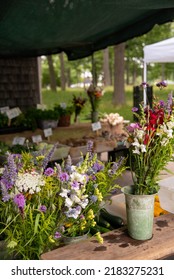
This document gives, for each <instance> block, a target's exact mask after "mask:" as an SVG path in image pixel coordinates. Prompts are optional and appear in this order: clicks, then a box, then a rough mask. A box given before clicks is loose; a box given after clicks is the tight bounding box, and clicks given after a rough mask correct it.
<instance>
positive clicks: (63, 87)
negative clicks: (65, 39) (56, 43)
mask: <svg viewBox="0 0 174 280" xmlns="http://www.w3.org/2000/svg"><path fill="white" fill-rule="evenodd" d="M59 59H60V73H61V74H60V87H61V90H66V76H65V65H64V56H63V52H62V53H60V54H59Z"/></svg>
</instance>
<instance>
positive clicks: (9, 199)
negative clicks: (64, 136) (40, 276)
mask: <svg viewBox="0 0 174 280" xmlns="http://www.w3.org/2000/svg"><path fill="white" fill-rule="evenodd" d="M55 147H56V145H55V146H54V147H53V148H52V149H51V150H50V151H49V152H48V153H47V154H45V153H44V150H43V151H41V152H40V153H38V152H35V153H27V152H23V153H22V154H8V156H7V163H6V164H5V166H4V169H3V170H2V174H1V179H0V185H1V200H0V223H1V230H0V235H3V236H5V237H4V238H5V243H6V246H7V250H8V253H9V255H10V256H13V258H18V259H39V257H40V255H41V253H43V252H44V251H47V250H49V249H50V248H52V247H53V245H54V243H55V240H54V233H55V231H56V227H57V220H58V219H59V216H60V210H61V203H60V202H59V200H60V197H57V194H58V193H59V191H60V186H59V181H58V179H57V177H56V172H54V173H53V172H52V170H51V172H50V169H49V168H46V166H47V164H48V162H49V160H50V159H51V156H52V154H53V152H54V149H55Z"/></svg>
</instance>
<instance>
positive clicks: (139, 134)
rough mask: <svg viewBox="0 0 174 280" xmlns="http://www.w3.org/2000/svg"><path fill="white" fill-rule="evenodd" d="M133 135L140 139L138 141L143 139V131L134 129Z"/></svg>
mask: <svg viewBox="0 0 174 280" xmlns="http://www.w3.org/2000/svg"><path fill="white" fill-rule="evenodd" d="M135 133H136V136H137V138H138V139H140V140H142V139H143V137H144V131H143V130H140V129H136V130H135Z"/></svg>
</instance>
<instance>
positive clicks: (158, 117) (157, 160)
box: [126, 83, 174, 195]
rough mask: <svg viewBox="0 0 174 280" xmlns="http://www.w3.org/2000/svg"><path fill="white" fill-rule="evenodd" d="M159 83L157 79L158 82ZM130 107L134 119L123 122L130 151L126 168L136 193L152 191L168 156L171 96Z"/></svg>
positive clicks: (173, 127) (172, 132) (173, 124)
mask: <svg viewBox="0 0 174 280" xmlns="http://www.w3.org/2000/svg"><path fill="white" fill-rule="evenodd" d="M160 85H161V83H160ZM137 110H138V108H133V112H134V114H135V116H136V117H137V119H138V122H136V123H131V124H130V125H129V126H127V131H128V138H127V141H126V145H127V147H128V148H129V151H130V168H131V170H132V178H133V182H134V186H135V193H136V194H140V195H141V194H153V193H157V192H158V190H159V185H158V180H159V174H160V172H161V171H162V170H163V169H165V167H166V164H167V163H168V162H169V161H170V160H171V159H172V155H173V144H174V137H173V136H174V117H173V100H172V95H171V94H169V96H168V100H167V102H164V101H162V100H161V101H159V102H154V104H153V108H150V107H149V106H146V107H145V108H143V107H142V106H140V112H139V113H136V111H137Z"/></svg>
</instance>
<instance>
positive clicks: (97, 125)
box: [92, 122, 101, 131]
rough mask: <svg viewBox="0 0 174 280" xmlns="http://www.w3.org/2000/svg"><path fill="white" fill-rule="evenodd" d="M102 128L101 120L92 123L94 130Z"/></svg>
mask: <svg viewBox="0 0 174 280" xmlns="http://www.w3.org/2000/svg"><path fill="white" fill-rule="evenodd" d="M99 129H101V123H100V122H96V123H92V130H93V131H96V130H99Z"/></svg>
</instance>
